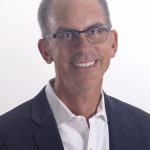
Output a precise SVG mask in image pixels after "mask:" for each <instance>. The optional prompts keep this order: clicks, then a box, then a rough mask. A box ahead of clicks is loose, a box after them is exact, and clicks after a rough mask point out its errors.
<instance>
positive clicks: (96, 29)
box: [88, 28, 100, 34]
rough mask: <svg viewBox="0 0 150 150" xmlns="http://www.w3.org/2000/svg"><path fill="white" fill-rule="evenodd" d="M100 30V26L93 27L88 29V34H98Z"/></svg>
mask: <svg viewBox="0 0 150 150" xmlns="http://www.w3.org/2000/svg"><path fill="white" fill-rule="evenodd" d="M99 31H100V30H99V29H98V28H91V29H89V30H88V34H96V33H98V32H99Z"/></svg>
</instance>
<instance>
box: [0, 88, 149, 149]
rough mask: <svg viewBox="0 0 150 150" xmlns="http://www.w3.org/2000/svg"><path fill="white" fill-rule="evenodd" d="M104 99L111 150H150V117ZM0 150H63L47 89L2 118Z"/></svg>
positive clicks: (107, 98) (116, 102)
mask: <svg viewBox="0 0 150 150" xmlns="http://www.w3.org/2000/svg"><path fill="white" fill-rule="evenodd" d="M104 97H105V105H106V113H107V117H108V126H109V140H110V150H150V115H149V114H148V113H146V112H144V111H142V110H140V109H138V108H136V107H133V106H131V105H129V104H126V103H124V102H121V101H119V100H117V99H115V98H113V97H110V96H108V95H106V94H104ZM97 132H98V131H97ZM99 134H101V133H99ZM102 136H103V135H102ZM66 138H67V137H66ZM70 140H75V139H74V137H72V139H70ZM0 150H64V148H63V144H62V141H61V138H60V134H59V131H58V128H57V125H56V121H55V118H54V116H53V113H52V111H51V109H50V106H49V104H48V101H47V98H46V94H45V89H43V90H42V91H41V92H40V93H39V94H38V95H37V96H36V97H34V98H33V99H32V100H30V101H27V102H25V103H24V104H22V105H20V106H18V107H16V108H15V109H13V110H11V111H10V112H8V113H6V114H4V115H2V116H1V117H0Z"/></svg>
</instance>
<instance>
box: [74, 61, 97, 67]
mask: <svg viewBox="0 0 150 150" xmlns="http://www.w3.org/2000/svg"><path fill="white" fill-rule="evenodd" d="M94 63H95V61H90V62H88V63H82V64H74V65H75V66H77V67H89V66H92V65H94Z"/></svg>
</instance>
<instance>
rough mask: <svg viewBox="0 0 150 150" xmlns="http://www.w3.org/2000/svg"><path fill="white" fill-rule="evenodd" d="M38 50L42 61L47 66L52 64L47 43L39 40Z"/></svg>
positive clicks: (44, 40)
mask: <svg viewBox="0 0 150 150" xmlns="http://www.w3.org/2000/svg"><path fill="white" fill-rule="evenodd" d="M38 48H39V51H40V53H41V55H42V57H43V59H44V60H45V61H46V62H47V63H48V64H50V63H52V61H53V59H52V54H51V50H50V49H49V44H48V41H47V40H46V39H40V40H39V42H38Z"/></svg>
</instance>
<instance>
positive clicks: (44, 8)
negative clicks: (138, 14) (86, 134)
mask: <svg viewBox="0 0 150 150" xmlns="http://www.w3.org/2000/svg"><path fill="white" fill-rule="evenodd" d="M51 2H52V0H42V2H41V4H40V6H39V9H38V21H39V25H40V28H41V32H42V36H43V37H45V35H46V34H48V33H49V22H48V15H49V12H50V11H49V10H50V6H51ZM99 2H100V4H101V5H102V7H103V9H104V13H105V17H106V21H107V23H108V25H109V26H110V27H111V26H112V24H111V19H110V13H109V8H108V4H107V1H106V0H99Z"/></svg>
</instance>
